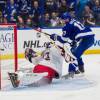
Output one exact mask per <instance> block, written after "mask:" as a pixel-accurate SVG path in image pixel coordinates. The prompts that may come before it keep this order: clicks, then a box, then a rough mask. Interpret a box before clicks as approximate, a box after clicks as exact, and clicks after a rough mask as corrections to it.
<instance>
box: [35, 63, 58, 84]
mask: <svg viewBox="0 0 100 100" xmlns="http://www.w3.org/2000/svg"><path fill="white" fill-rule="evenodd" d="M44 72H47V73H48V75H47V76H45V77H44V78H47V79H48V80H49V83H51V82H52V79H53V78H59V74H58V72H56V71H55V70H54V69H52V68H51V67H49V66H44V65H37V66H36V67H35V68H34V69H33V73H44Z"/></svg>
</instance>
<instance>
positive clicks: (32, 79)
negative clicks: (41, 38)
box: [8, 45, 63, 88]
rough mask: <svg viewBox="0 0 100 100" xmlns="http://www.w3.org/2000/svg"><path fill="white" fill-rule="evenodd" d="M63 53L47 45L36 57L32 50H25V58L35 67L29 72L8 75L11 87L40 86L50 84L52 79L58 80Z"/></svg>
mask: <svg viewBox="0 0 100 100" xmlns="http://www.w3.org/2000/svg"><path fill="white" fill-rule="evenodd" d="M62 55H63V52H61V51H59V50H57V48H55V47H54V46H51V47H50V45H48V46H47V48H46V50H44V51H43V52H42V54H41V55H38V54H37V53H36V52H35V51H33V50H32V49H29V48H27V49H26V50H25V58H26V59H27V60H29V62H31V63H33V64H34V65H35V67H34V68H33V69H32V70H31V72H30V71H29V72H22V71H18V72H16V73H8V74H9V77H10V80H11V82H12V85H13V87H15V88H16V87H18V86H22V85H24V86H26V85H27V86H42V85H47V84H50V83H51V82H52V80H53V78H59V77H60V76H61V74H62V63H63V57H62Z"/></svg>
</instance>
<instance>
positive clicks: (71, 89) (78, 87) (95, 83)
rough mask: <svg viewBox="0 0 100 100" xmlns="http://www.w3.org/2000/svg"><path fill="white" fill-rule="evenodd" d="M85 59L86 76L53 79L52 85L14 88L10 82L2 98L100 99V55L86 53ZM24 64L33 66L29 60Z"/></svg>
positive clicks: (0, 94)
mask: <svg viewBox="0 0 100 100" xmlns="http://www.w3.org/2000/svg"><path fill="white" fill-rule="evenodd" d="M83 59H84V62H85V75H84V76H80V77H77V78H74V79H70V80H61V79H60V80H53V83H52V84H51V85H48V86H43V87H38V88H18V89H13V87H12V86H11V85H9V84H8V86H6V87H5V89H4V90H5V91H1V92H0V100H8V99H9V100H14V99H16V100H18V99H19V100H22V99H23V100H100V55H84V56H83ZM22 61H24V60H21V62H22ZM22 65H23V66H24V68H25V67H26V65H27V66H31V67H32V66H33V65H29V63H28V62H25V63H24V64H22ZM22 65H21V66H22ZM67 65H68V64H65V63H64V65H63V74H65V73H66V72H67ZM26 68H27V67H26Z"/></svg>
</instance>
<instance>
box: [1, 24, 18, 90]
mask: <svg viewBox="0 0 100 100" xmlns="http://www.w3.org/2000/svg"><path fill="white" fill-rule="evenodd" d="M1 25H2V26H13V28H14V30H13V31H14V71H15V72H16V71H17V69H18V52H17V51H18V48H17V25H16V24H12V23H7V24H3V23H2V24H0V26H1ZM3 50H4V49H3V48H0V90H1V89H2V73H1V70H2V69H1V66H2V65H1V52H3Z"/></svg>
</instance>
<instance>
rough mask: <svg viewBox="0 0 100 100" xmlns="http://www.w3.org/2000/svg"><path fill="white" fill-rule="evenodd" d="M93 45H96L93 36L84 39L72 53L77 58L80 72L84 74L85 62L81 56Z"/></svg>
mask: <svg viewBox="0 0 100 100" xmlns="http://www.w3.org/2000/svg"><path fill="white" fill-rule="evenodd" d="M93 43H94V37H92V36H91V37H88V38H84V39H82V41H81V42H80V43H79V45H78V46H77V47H76V48H75V49H74V50H73V52H72V53H73V54H74V56H75V57H76V58H77V61H78V66H79V70H80V72H84V62H83V60H82V58H81V56H82V55H83V53H84V52H85V51H86V50H87V49H88V48H89V47H91V46H92V45H93Z"/></svg>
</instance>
